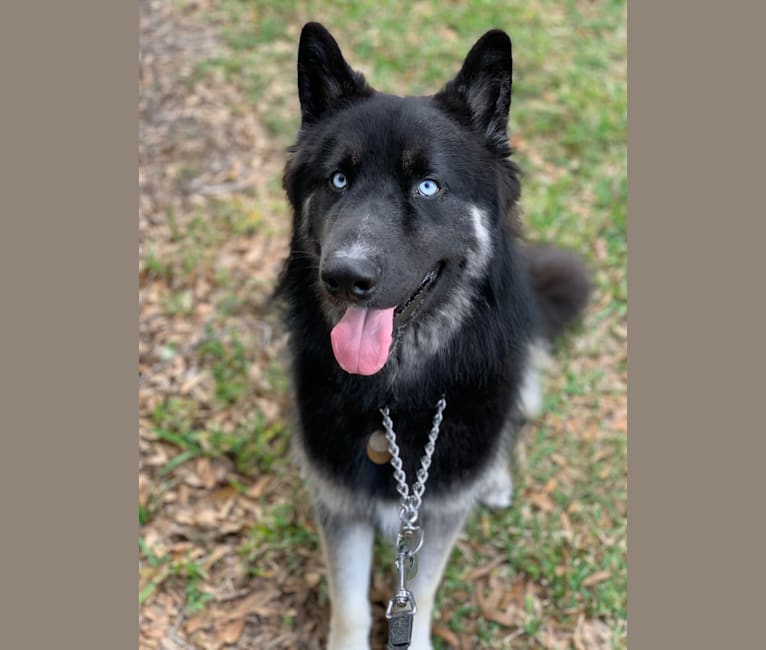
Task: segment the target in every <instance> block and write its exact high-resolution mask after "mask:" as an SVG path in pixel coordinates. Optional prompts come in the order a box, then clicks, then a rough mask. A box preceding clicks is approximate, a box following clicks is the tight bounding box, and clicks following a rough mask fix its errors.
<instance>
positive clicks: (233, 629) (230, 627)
mask: <svg viewBox="0 0 766 650" xmlns="http://www.w3.org/2000/svg"><path fill="white" fill-rule="evenodd" d="M244 629H245V619H244V618H239V619H236V620H234V621H230V622H229V623H224V624H223V625H221V626H220V627H219V628H217V629H216V631H215V636H216V638H217V639H219V640H221V641H223V642H224V643H236V642H237V641H239V637H241V636H242V631H243V630H244Z"/></svg>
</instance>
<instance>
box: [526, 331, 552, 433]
mask: <svg viewBox="0 0 766 650" xmlns="http://www.w3.org/2000/svg"><path fill="white" fill-rule="evenodd" d="M549 362H550V358H549V356H548V351H547V349H546V347H545V345H544V344H543V343H542V342H540V341H536V342H534V343H532V344H530V346H529V359H528V361H527V368H526V371H525V373H524V380H523V383H522V385H521V395H520V405H519V406H520V408H521V412H522V414H523V415H524V416H525V417H527V418H530V419H531V418H536V417H537V416H538V415H540V412H541V411H542V409H543V390H542V385H541V379H540V373H541V371H542V370H543V369H544V368H546V367H547V365H548V363H549Z"/></svg>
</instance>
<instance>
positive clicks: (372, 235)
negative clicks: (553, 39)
mask: <svg viewBox="0 0 766 650" xmlns="http://www.w3.org/2000/svg"><path fill="white" fill-rule="evenodd" d="M511 73H512V58H511V42H510V39H509V38H508V36H507V35H506V34H505V33H504V32H501V31H498V30H494V31H490V32H488V33H487V34H485V35H484V36H483V37H482V38H481V39H479V41H478V42H477V43H476V44H475V45H474V46H473V48H472V49H471V51H470V52H469V53H468V56H467V57H466V59H465V62H464V64H463V66H462V68H461V69H460V71H459V72H458V74H457V76H456V77H455V78H454V79H453V80H452V81H450V82H449V83H447V84H446V86H445V87H444V88H443V89H442V90H441V91H440V92H439V93H437V94H436V95H434V96H431V97H397V96H393V95H388V94H383V93H379V92H377V91H375V90H373V89H372V88H371V87H370V86H369V85H367V83H366V82H365V80H364V77H363V76H362V75H361V74H359V73H358V72H355V71H354V70H352V69H351V67H350V66H349V65H348V63H346V61H345V59H344V58H343V55H342V54H341V51H340V49H339V47H338V44H337V43H336V42H335V40H334V39H333V37H332V36H331V35H330V33H329V32H328V31H327V30H326V29H325V28H324V27H322V26H321V25H319V24H317V23H309V24H307V25H306V26H305V27H304V28H303V32H302V34H301V40H300V46H299V52H298V91H299V97H300V104H301V129H300V132H299V134H298V140H297V143H296V145H295V146H294V147H293V148H292V149H291V157H290V160H289V161H288V163H287V167H286V171H285V177H284V185H285V189H286V191H287V194H288V197H289V198H290V201H291V203H292V205H293V208H294V212H295V224H294V226H295V232H294V235H293V250H292V251H291V256H292V257H293V259H295V258H303V259H304V260H306V259H308V260H310V261H311V263H310V264H309V265H308V266H307V268H310V269H312V274H313V277H312V278H311V279H310V281H312V282H313V283H314V284H315V289H316V291H317V293H318V296H319V300H320V303H321V305H322V309H323V312H324V316H325V318H327V319H328V321H329V324H330V327H331V328H332V332H331V344H332V348H333V352H334V354H335V358H336V360H337V362H338V364H339V365H340V366H341V367H342V368H343V369H344V370H346V371H347V372H349V373H356V374H361V375H372V374H375V373H377V372H378V371H380V370H381V368H383V367H384V366H385V365H386V363H387V362H388V360H389V357H390V356H391V355H392V354H393V350H395V349H397V348H398V349H399V352H400V353H402V352H403V351H404V352H405V353H407V354H409V355H410V356H412V355H416V354H428V353H432V352H434V351H435V350H436V348H437V347H438V346H439V345H442V344H443V342H444V341H446V340H449V337H450V336H451V334H452V333H453V332H454V331H455V330H456V328H457V326H458V324H459V323H460V322H461V321H462V319H464V318H465V317H466V316H467V314H468V312H469V311H470V309H471V300H472V299H473V296H474V295H475V292H476V289H477V288H478V287H479V285H480V284H481V282H482V278H483V277H484V276H485V275H486V273H487V271H488V269H487V267H488V265H490V263H491V260H492V257H493V255H494V253H495V251H494V248H495V246H496V241H497V237H496V231H497V230H498V229H500V228H503V227H504V226H503V225H502V223H501V222H502V221H503V220H504V219H505V218H506V216H507V215H508V214H509V211H510V210H511V209H512V206H513V205H514V204H515V202H516V200H517V199H518V195H519V188H518V182H517V179H516V173H515V167H514V166H513V165H512V164H511V163H510V162H509V161H508V155H509V153H510V148H509V145H508V135H507V131H506V128H507V121H508V110H509V107H510V102H511ZM407 349H409V350H410V351H409V352H406V351H407Z"/></svg>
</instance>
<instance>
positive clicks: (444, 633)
mask: <svg viewBox="0 0 766 650" xmlns="http://www.w3.org/2000/svg"><path fill="white" fill-rule="evenodd" d="M431 632H432V633H433V634H435V635H436V636H438V637H440V638H442V639H443V640H444V642H445V643H447V647H449V648H453V649H454V650H457V649H458V648H460V647H462V646H461V643H460V639H458V637H457V635H456V634H455V633H454V632H453V631H452V630H450V629H449V628H448V627H447V626H446V625H442V624H441V623H434V624H433V625H432V626H431Z"/></svg>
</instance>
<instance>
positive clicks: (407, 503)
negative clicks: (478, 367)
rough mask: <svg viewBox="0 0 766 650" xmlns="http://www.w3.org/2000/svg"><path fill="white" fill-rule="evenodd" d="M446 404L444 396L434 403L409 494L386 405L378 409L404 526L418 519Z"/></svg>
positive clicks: (412, 523) (392, 424)
mask: <svg viewBox="0 0 766 650" xmlns="http://www.w3.org/2000/svg"><path fill="white" fill-rule="evenodd" d="M446 406H447V402H446V400H445V399H444V396H442V397H441V399H439V401H438V402H437V403H436V414H435V415H434V419H433V425H432V426H431V431H430V432H429V434H428V442H427V443H426V447H425V453H424V454H423V458H421V460H420V469H418V471H417V472H416V477H417V480H416V481H415V483H414V484H413V486H412V494H410V491H409V488H408V486H407V476H406V474H405V473H404V469H402V459H401V457H400V456H399V445H397V444H396V434H395V433H394V423H393V422H392V421H391V417H390V416H389V411H388V407H387V406H386V407H385V408H383V409H381V410H380V412H381V413H382V414H383V427H384V428H385V430H386V440H388V451H389V453H390V454H391V467H393V468H394V478H395V479H396V491H397V492H399V494H400V495H401V497H402V510H401V512H400V513H399V517H400V519H401V520H402V525H403V526H405V527H412V526H414V525H415V524H416V522H417V520H418V510H420V504H421V503H422V502H423V492H424V491H425V489H426V481H427V480H428V469H429V467H431V457H432V456H433V455H434V450H435V449H436V439H437V438H438V437H439V428H440V427H441V423H442V413H443V412H444V408H445V407H446Z"/></svg>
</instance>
